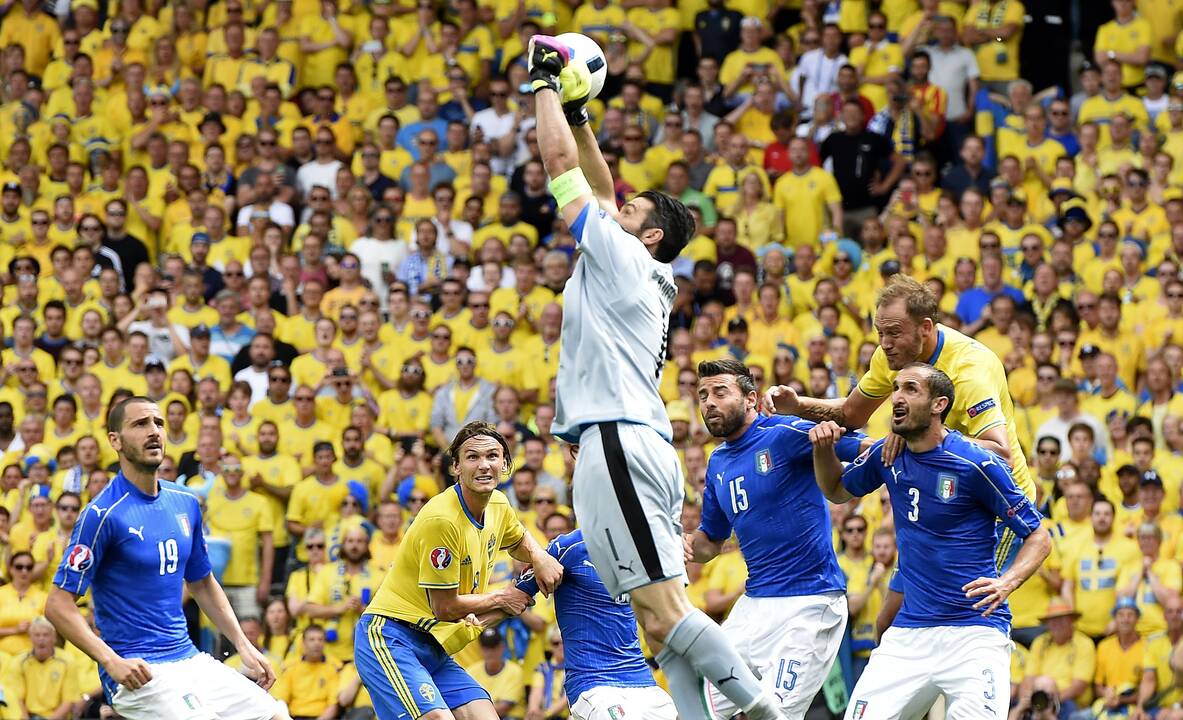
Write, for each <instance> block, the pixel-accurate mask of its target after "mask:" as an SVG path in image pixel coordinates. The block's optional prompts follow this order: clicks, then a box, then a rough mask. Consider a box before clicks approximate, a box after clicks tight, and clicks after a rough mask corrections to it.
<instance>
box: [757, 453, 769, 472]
mask: <svg viewBox="0 0 1183 720" xmlns="http://www.w3.org/2000/svg"><path fill="white" fill-rule="evenodd" d="M771 471H772V453H771V452H770V451H769V450H768V448H764V449H763V450H760V451H759V452H757V453H756V472H758V473H760V474H761V475H767V474H768V473H769V472H771Z"/></svg>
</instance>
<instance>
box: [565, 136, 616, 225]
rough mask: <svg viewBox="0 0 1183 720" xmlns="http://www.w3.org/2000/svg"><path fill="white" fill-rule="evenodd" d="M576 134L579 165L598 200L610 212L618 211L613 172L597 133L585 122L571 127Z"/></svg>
mask: <svg viewBox="0 0 1183 720" xmlns="http://www.w3.org/2000/svg"><path fill="white" fill-rule="evenodd" d="M571 132H572V133H573V134H574V135H575V145H576V146H577V147H578V148H579V167H581V168H583V175H584V177H586V178H587V182H588V184H589V185H591V188H592V193H593V194H594V195H595V196H596V202H597V203H599V205H600V207H601V208H602V209H604V210H606V211H607V212H609V213H612V214H615V213H616V210H617V208H616V189H615V187H614V184H613V182H612V172H611V171H610V170H609V169H608V163H607V162H605V161H604V156H603V154H601V153H600V144H599V143H598V142H596V133H595V131H593V130H592V129H591V125H589V124H587V123H584V124H583V125H580V126H579V127H574V128H571Z"/></svg>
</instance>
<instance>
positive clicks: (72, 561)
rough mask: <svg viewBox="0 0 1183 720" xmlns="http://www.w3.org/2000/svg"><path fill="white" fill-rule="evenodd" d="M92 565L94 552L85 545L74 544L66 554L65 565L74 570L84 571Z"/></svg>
mask: <svg viewBox="0 0 1183 720" xmlns="http://www.w3.org/2000/svg"><path fill="white" fill-rule="evenodd" d="M92 565H94V552H93V551H92V550H91V549H90V548H89V547H87V546H86V545H75V546H74V547H72V548H70V554H69V555H67V556H66V567H68V568H70V570H72V571H74V572H86V571H87V570H89V569H90V567H91V566H92Z"/></svg>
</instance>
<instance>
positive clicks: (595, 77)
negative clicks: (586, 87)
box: [555, 33, 608, 100]
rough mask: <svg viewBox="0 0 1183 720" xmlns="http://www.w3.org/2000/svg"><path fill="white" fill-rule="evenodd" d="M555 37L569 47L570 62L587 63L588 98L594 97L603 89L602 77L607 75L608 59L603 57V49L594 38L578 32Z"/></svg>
mask: <svg viewBox="0 0 1183 720" xmlns="http://www.w3.org/2000/svg"><path fill="white" fill-rule="evenodd" d="M555 39H556V40H558V41H559V42H562V43H564V44H565V45H566V46H567V47H568V48H570V49H571V62H582V63H586V64H587V70H588V72H589V73H591V93H590V94H589V95H588V100H592V99H594V98H595V97H596V96H597V95H599V94H600V91H601V90H603V89H604V79H605V78H607V77H608V61H607V60H606V59H605V58H604V51H603V50H601V49H600V46H599V45H598V44H597V43H596V41H595V40H592V39H591V38H589V37H588V36H587V35H581V34H579V33H563V34H562V35H556V36H555Z"/></svg>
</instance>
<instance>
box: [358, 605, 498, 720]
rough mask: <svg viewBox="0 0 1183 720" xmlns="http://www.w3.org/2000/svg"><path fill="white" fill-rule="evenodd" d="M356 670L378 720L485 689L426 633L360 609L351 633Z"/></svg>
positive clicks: (414, 713)
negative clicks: (364, 612) (360, 612)
mask: <svg viewBox="0 0 1183 720" xmlns="http://www.w3.org/2000/svg"><path fill="white" fill-rule="evenodd" d="M353 648H354V660H355V662H356V664H357V673H358V675H360V676H361V680H362V682H363V683H365V686H366V689H367V690H369V691H370V698H371V699H372V700H373V703H374V711H375V712H376V713H377V714H378V718H379V719H380V720H415V718H418V717H422V716H423V715H426V714H427V713H429V712H431V711H432V710H450V709H452V708H458V707H460V706H461V705H465V704H467V703H470V702H472V701H473V700H489V699H490V698H489V693H488V692H486V691H485V690H484V688H482V687H481V686H480V684H479V683H478V682H477V681H476V680H473V679H472V676H470V675H469V674H468V673H466V672H464V670H463V669H462V668H461V667H460V666H459V665H457V664H456V661H455V660H453V659H452V658H451V656H449V655H448V654H447V653H446V652H444V649H443V648H442V647H440V644H439V643H438V642H436V640H435V638H433V637H432V636H431V635H429V634H427V633H424V632H420V631H418V630H413V629H411V628H409V627H407V626H405V625H402V624H401V623H399V622H398V621H396V620H392V619H390V618H388V617H383V616H381V615H371V614H369V613H366V614H365V615H362V616H361V619H360V620H359V621H358V623H357V628H356V630H354V635H353Z"/></svg>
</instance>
